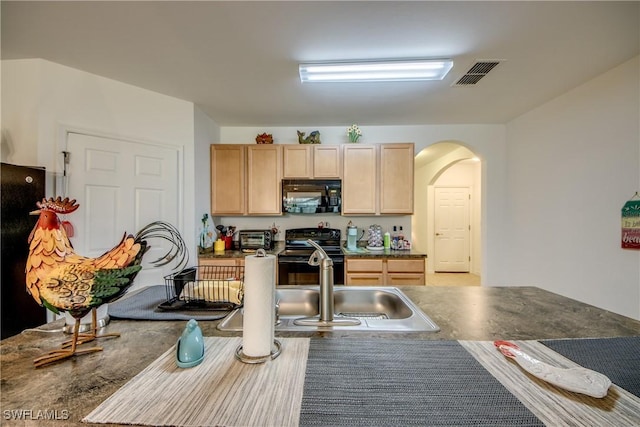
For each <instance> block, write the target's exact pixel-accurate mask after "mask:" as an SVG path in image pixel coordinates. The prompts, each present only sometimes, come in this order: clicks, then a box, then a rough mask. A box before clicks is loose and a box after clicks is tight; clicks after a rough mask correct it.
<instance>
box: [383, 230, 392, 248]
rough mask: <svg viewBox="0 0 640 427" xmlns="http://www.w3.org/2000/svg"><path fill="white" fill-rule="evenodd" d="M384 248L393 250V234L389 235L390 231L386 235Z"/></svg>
mask: <svg viewBox="0 0 640 427" xmlns="http://www.w3.org/2000/svg"><path fill="white" fill-rule="evenodd" d="M384 248H385V249H389V248H391V234H389V232H388V231H387V232H386V233H384Z"/></svg>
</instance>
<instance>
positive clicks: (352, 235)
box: [347, 221, 364, 251]
mask: <svg viewBox="0 0 640 427" xmlns="http://www.w3.org/2000/svg"><path fill="white" fill-rule="evenodd" d="M362 236H364V230H362V234H360V237H358V227H357V226H355V225H353V223H352V222H351V221H349V224H347V250H349V251H355V250H357V249H358V240H360V239H361V238H362Z"/></svg>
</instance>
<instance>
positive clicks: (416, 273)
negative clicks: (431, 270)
mask: <svg viewBox="0 0 640 427" xmlns="http://www.w3.org/2000/svg"><path fill="white" fill-rule="evenodd" d="M344 262H345V269H344V275H345V278H344V280H345V282H344V283H345V285H351V286H358V285H359V286H401V285H419V286H424V284H425V277H424V258H394V257H380V258H350V257H348V256H347V257H345V261H344Z"/></svg>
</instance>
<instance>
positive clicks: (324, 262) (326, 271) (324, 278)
mask: <svg viewBox="0 0 640 427" xmlns="http://www.w3.org/2000/svg"><path fill="white" fill-rule="evenodd" d="M307 243H309V244H310V245H311V246H313V247H314V248H316V250H315V251H314V252H313V253H312V254H311V256H310V257H309V265H313V266H319V267H320V307H319V312H320V315H319V316H318V317H305V318H302V319H296V320H294V321H293V323H294V324H296V325H300V326H355V325H359V324H360V320H358V319H354V318H350V317H340V318H338V319H335V318H334V296H333V260H332V259H331V258H329V255H327V253H326V252H325V251H324V249H322V246H320V245H318V244H317V243H316V242H314V241H313V240H311V239H309V240H307Z"/></svg>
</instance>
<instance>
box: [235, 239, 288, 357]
mask: <svg viewBox="0 0 640 427" xmlns="http://www.w3.org/2000/svg"><path fill="white" fill-rule="evenodd" d="M256 256H257V257H266V256H267V252H266V251H265V250H264V249H262V248H261V249H258V250H257V251H256ZM280 353H282V344H280V341H278V340H275V339H274V340H273V345H272V346H271V353H270V354H267V355H264V356H247V355H246V354H244V352H243V351H242V344H240V345H239V346H238V347H237V348H236V353H235V356H236V359H238V360H239V361H241V362H242V363H249V364H258V363H265V362H266V361H268V360H273V359H275V358H277V357H278V356H280Z"/></svg>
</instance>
